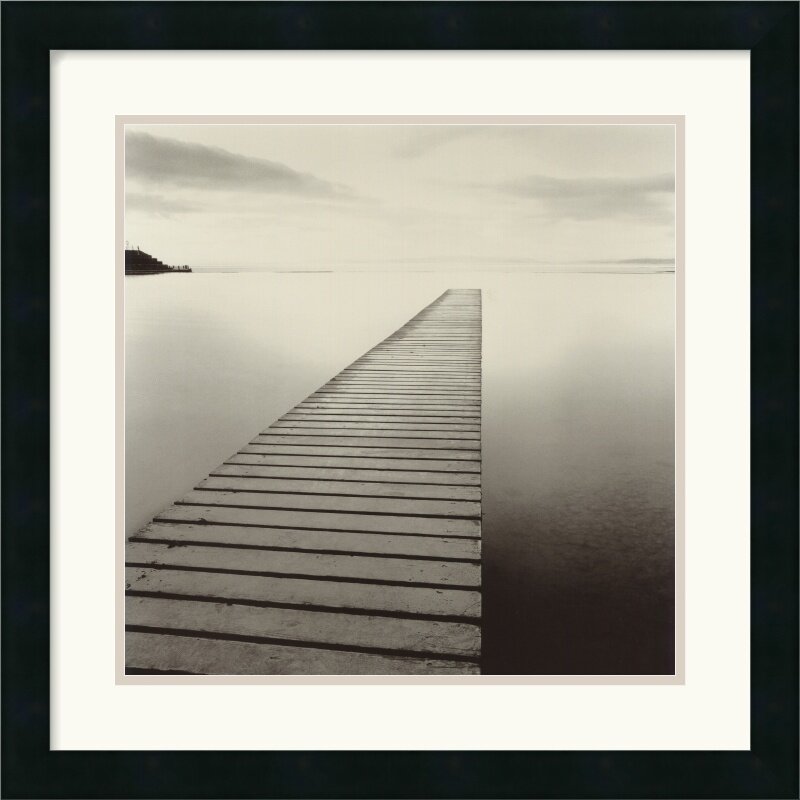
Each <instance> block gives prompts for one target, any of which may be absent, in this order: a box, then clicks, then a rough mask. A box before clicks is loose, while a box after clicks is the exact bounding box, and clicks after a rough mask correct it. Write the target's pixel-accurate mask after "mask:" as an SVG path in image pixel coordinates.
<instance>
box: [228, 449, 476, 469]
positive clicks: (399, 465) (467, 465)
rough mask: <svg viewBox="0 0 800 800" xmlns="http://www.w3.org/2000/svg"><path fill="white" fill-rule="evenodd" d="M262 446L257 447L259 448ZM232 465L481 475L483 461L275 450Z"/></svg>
mask: <svg viewBox="0 0 800 800" xmlns="http://www.w3.org/2000/svg"><path fill="white" fill-rule="evenodd" d="M257 449H258V448H253V450H257ZM226 463H228V464H256V465H258V464H260V465H267V466H275V467H278V466H285V467H329V468H332V469H358V470H362V471H363V470H392V471H398V472H409V471H412V472H413V471H424V472H438V473H442V474H458V473H464V472H468V473H472V474H475V475H478V474H480V471H481V462H480V461H463V460H462V461H447V460H444V461H439V460H434V459H415V458H351V457H345V456H320V455H304V456H298V455H286V456H283V455H276V454H275V453H261V452H260V449H259V452H253V453H236V454H235V455H233V456H231V457H230V458H229V459H228V460H227V462H226Z"/></svg>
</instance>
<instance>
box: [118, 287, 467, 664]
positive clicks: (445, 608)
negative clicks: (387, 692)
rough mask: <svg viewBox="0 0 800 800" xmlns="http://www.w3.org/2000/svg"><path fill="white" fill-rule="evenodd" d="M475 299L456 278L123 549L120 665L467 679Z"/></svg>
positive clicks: (156, 519) (232, 457) (155, 519)
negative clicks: (122, 660)
mask: <svg viewBox="0 0 800 800" xmlns="http://www.w3.org/2000/svg"><path fill="white" fill-rule="evenodd" d="M480 537H481V294H480V291H479V290H472V289H463V290H462V289H451V290H449V291H447V292H445V293H444V294H443V295H442V296H441V297H439V298H438V299H437V300H435V301H434V302H433V303H431V305H429V306H427V307H426V308H424V309H423V310H422V311H421V312H420V313H419V314H417V316H415V317H414V318H413V319H411V320H410V321H409V322H407V323H406V324H405V325H404V326H403V327H402V328H400V329H399V330H398V331H396V332H395V333H394V334H392V335H391V336H389V338H388V339H385V340H384V341H383V342H381V343H380V344H378V345H377V346H376V347H374V348H373V349H372V350H370V351H369V352H368V353H366V354H365V355H363V356H362V357H361V358H359V359H358V360H357V361H355V362H353V363H352V364H351V365H350V366H348V367H346V368H345V369H344V370H342V372H340V373H339V374H338V375H337V376H336V377H334V378H332V379H331V380H330V381H328V383H326V384H325V385H324V386H322V387H321V388H320V389H319V390H317V391H316V392H314V393H313V394H312V395H310V396H309V397H308V398H306V399H305V400H304V401H303V402H302V403H300V404H299V405H297V406H295V407H294V408H293V409H292V410H291V411H289V412H288V413H286V414H284V416H282V417H281V418H280V419H279V420H277V422H275V423H273V424H272V425H271V426H270V427H269V428H267V429H266V430H265V431H262V432H261V433H260V434H259V435H258V436H256V437H255V439H253V440H252V441H251V442H250V443H249V444H248V445H246V446H245V447H243V448H242V449H241V450H240V451H239V452H238V453H236V454H235V455H233V456H231V457H230V458H229V459H227V460H226V461H225V462H224V463H223V464H221V465H220V466H219V467H218V468H217V469H215V470H214V471H213V472H212V473H211V474H210V475H209V476H208V477H207V478H206V479H205V480H203V481H202V482H201V483H200V484H199V485H198V486H197V487H196V488H195V489H194V490H193V491H191V492H189V493H188V494H187V495H186V496H185V497H184V498H182V499H181V500H179V501H177V502H176V503H175V504H174V505H172V506H170V507H169V508H167V509H166V510H165V511H162V512H161V513H160V514H158V515H157V516H156V517H155V518H154V519H153V521H152V522H151V523H150V524H148V525H147V526H145V527H144V528H143V529H142V530H141V531H139V532H138V533H136V534H134V535H133V536H131V537H130V538H129V539H128V542H127V544H126V579H125V586H126V634H125V636H126V671H127V672H128V673H129V674H135V673H143V672H144V673H158V672H181V673H208V674H217V675H219V674H256V675H271V674H272V675H274V674H295V675H299V674H305V675H308V674H318V675H325V674H329V675H331V674H344V675H348V674H350V675H358V674H398V675H412V674H417V675H425V674H475V673H477V672H479V658H480V650H481V629H480V621H481V566H480V545H481V542H480Z"/></svg>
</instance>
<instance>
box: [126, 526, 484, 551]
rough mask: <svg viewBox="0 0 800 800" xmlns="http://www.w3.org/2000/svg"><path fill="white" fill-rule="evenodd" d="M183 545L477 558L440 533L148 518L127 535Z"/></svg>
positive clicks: (471, 547) (469, 546)
mask: <svg viewBox="0 0 800 800" xmlns="http://www.w3.org/2000/svg"><path fill="white" fill-rule="evenodd" d="M138 539H146V540H153V541H161V542H179V543H183V544H224V545H227V546H230V547H250V548H262V549H270V548H272V549H283V550H316V551H317V552H328V553H331V554H335V553H337V552H340V553H351V554H359V555H375V556H390V555H393V556H406V557H407V558H441V559H447V560H451V561H452V560H458V559H461V560H472V561H476V560H478V559H479V558H480V540H479V539H458V538H447V537H443V536H403V535H399V534H391V533H352V532H350V531H337V532H332V531H326V530H321V531H309V530H302V529H292V528H244V527H239V526H236V525H192V524H190V523H180V522H151V523H150V524H149V525H145V527H144V528H142V530H140V531H139V532H138V533H137V534H136V535H135V536H134V537H133V539H132V541H133V540H138Z"/></svg>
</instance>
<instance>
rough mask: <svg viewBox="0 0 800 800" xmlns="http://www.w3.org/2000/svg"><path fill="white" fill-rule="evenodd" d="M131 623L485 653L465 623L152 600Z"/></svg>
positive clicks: (140, 604)
mask: <svg viewBox="0 0 800 800" xmlns="http://www.w3.org/2000/svg"><path fill="white" fill-rule="evenodd" d="M126 622H127V624H128V625H132V626H142V627H148V628H161V629H179V630H187V631H203V632H206V633H221V634H233V635H238V636H253V637H259V638H263V639H272V640H276V643H281V644H282V643H287V642H308V643H311V644H332V645H337V646H342V645H344V646H351V647H363V648H371V649H375V650H389V651H395V652H396V651H403V652H405V653H407V654H412V653H415V652H422V653H425V654H441V655H447V656H453V655H455V656H466V657H471V658H476V657H477V656H478V655H479V653H480V628H478V627H477V626H476V625H472V624H467V623H461V622H434V621H431V620H416V619H404V618H397V617H372V616H360V615H358V616H357V615H353V614H336V613H330V612H326V611H298V610H295V609H288V608H254V607H250V606H229V605H225V604H224V603H200V602H194V601H188V600H164V599H157V598H151V597H128V598H127V601H126Z"/></svg>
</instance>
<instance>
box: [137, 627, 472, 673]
mask: <svg viewBox="0 0 800 800" xmlns="http://www.w3.org/2000/svg"><path fill="white" fill-rule="evenodd" d="M125 663H126V665H127V667H128V668H129V669H140V670H155V671H162V672H168V671H179V670H180V671H188V672H191V673H195V674H199V675H203V674H206V675H477V674H479V669H478V665H477V664H476V663H474V662H469V661H448V660H446V659H434V658H413V657H402V656H386V655H378V654H376V653H358V652H353V651H347V650H345V651H341V650H327V649H323V648H318V647H292V646H287V645H275V644H260V643H259V644H256V643H254V642H237V641H230V640H224V639H202V638H198V637H189V636H169V635H161V634H156V633H137V632H133V631H128V632H126V634H125Z"/></svg>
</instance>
